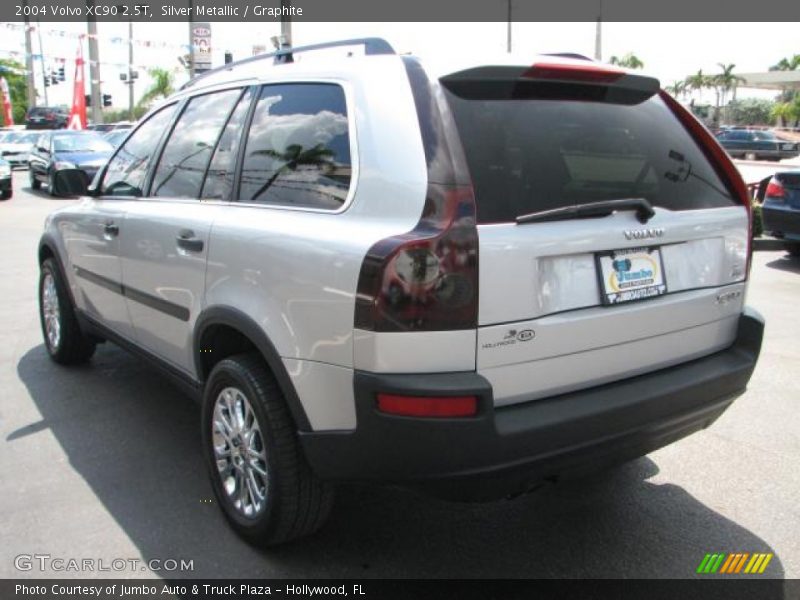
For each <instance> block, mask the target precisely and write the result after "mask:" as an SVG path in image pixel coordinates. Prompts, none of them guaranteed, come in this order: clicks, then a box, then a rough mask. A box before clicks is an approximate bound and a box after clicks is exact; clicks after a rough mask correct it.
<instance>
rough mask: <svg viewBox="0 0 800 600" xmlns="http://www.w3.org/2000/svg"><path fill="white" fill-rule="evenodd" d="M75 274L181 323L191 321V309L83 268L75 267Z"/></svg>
mask: <svg viewBox="0 0 800 600" xmlns="http://www.w3.org/2000/svg"><path fill="white" fill-rule="evenodd" d="M74 269H75V274H76V275H77V276H78V277H80V278H81V279H85V280H86V281H91V282H92V283H95V284H97V285H99V286H102V287H104V288H106V289H107V290H111V291H112V292H115V293H117V294H119V295H121V296H125V297H126V298H130V299H131V300H133V301H134V302H138V303H139V304H143V305H145V306H147V307H149V308H152V309H153V310H157V311H158V312H162V313H164V314H165V315H169V316H170V317H174V318H176V319H178V320H180V321H184V322H186V321H188V320H189V314H190V313H189V309H188V308H186V307H184V306H181V305H179V304H175V303H174V302H169V301H168V300H164V299H163V298H157V297H156V296H153V295H151V294H148V293H146V292H142V291H140V290H137V289H135V288H132V287H128V286H126V285H123V284H121V283H119V282H117V281H114V280H113V279H109V278H108V277H103V276H102V275H98V274H97V273H93V272H92V271H87V270H86V269H83V268H81V267H74Z"/></svg>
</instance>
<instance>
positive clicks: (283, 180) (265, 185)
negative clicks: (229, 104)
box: [239, 83, 351, 210]
mask: <svg viewBox="0 0 800 600" xmlns="http://www.w3.org/2000/svg"><path fill="white" fill-rule="evenodd" d="M350 169H351V157H350V136H349V132H348V122H347V107H346V103H345V97H344V91H343V90H342V88H341V87H340V86H338V85H335V84H328V83H296V84H281V85H265V86H264V87H263V88H261V94H260V96H259V98H258V103H257V105H256V108H255V113H254V115H253V122H252V125H251V126H250V131H249V132H248V135H247V143H246V146H245V154H244V162H243V165H242V180H241V184H240V186H239V200H240V201H242V202H257V203H263V204H278V205H283V206H302V207H310V208H323V209H329V210H333V209H337V208H339V207H340V206H342V204H344V202H345V199H346V198H347V192H348V190H349V188H350Z"/></svg>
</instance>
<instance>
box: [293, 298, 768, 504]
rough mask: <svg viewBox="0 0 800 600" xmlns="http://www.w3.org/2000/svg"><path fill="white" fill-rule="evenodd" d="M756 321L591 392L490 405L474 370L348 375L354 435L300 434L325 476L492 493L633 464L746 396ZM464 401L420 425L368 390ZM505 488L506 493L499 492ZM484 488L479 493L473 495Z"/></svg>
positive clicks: (758, 337) (745, 320)
mask: <svg viewBox="0 0 800 600" xmlns="http://www.w3.org/2000/svg"><path fill="white" fill-rule="evenodd" d="M763 331H764V322H763V319H762V318H761V317H760V315H758V314H757V313H754V312H753V311H749V310H748V311H746V313H745V314H743V315H742V316H741V318H740V320H739V327H738V334H737V338H736V341H735V343H734V344H733V345H732V346H731V347H729V348H728V349H726V350H723V351H721V352H718V353H716V354H712V355H710V356H707V357H704V358H700V359H696V360H692V361H689V362H686V363H683V364H680V365H676V366H673V367H669V368H667V369H662V370H659V371H655V372H652V373H647V374H644V375H640V376H637V377H632V378H629V379H625V380H621V381H616V382H613V383H609V384H606V385H602V386H597V387H594V388H590V389H586V390H580V391H577V392H571V393H567V394H561V395H558V396H553V397H550V398H541V399H536V400H531V401H529V402H523V403H520V404H514V405H511V406H504V407H495V406H494V403H493V400H492V393H491V388H490V386H489V384H488V383H487V382H486V381H485V380H484V379H483V378H482V377H481V376H480V375H478V374H477V373H442V374H431V375H376V374H370V373H362V372H356V374H355V377H354V390H355V399H356V417H357V423H358V426H357V429H356V430H354V431H335V432H308V433H301V437H300V439H301V441H302V444H303V447H304V449H305V452H306V456H307V458H308V460H309V463H310V464H311V466H312V467H313V468H314V470H315V471H316V472H317V474H318V475H319V476H321V477H323V478H326V479H332V480H371V481H384V482H392V483H403V484H409V485H420V484H422V485H424V486H425V487H428V488H436V487H439V488H445V489H450V490H451V491H454V490H457V489H459V488H460V486H461V485H462V484H469V485H473V484H474V483H475V482H478V483H479V485H478V486H477V487H478V488H479V489H480V488H481V487H483V488H486V487H487V486H486V485H481V484H485V482H486V480H487V479H492V480H495V483H497V482H502V483H503V484H502V485H501V484H500V483H497V485H494V484H493V485H492V486H489V487H491V488H492V490H491V492H492V495H493V494H494V493H496V492H497V491H498V490H502V491H503V494H502V495H505V494H506V493H508V494H511V493H516V492H519V491H523V490H524V489H525V488H526V486H527V485H529V484H530V483H531V481H534V480H541V479H546V478H551V477H557V476H559V475H562V474H564V473H568V472H571V471H575V470H581V469H586V468H587V467H588V466H592V465H597V464H603V463H614V462H619V461H620V460H625V459H628V458H635V457H637V456H642V455H643V454H646V453H648V452H650V451H652V450H655V449H656V448H659V447H661V446H663V445H665V444H668V443H671V442H672V441H674V440H677V439H679V438H681V437H684V436H686V435H689V434H690V433H693V432H694V431H697V430H699V429H702V428H705V427H707V426H708V425H710V424H711V423H712V422H713V421H714V420H715V419H716V418H717V417H719V415H721V414H722V413H723V412H724V410H725V409H726V408H727V407H728V406H729V405H730V404H731V403H732V402H733V400H734V399H735V398H736V397H737V396H738V395H740V394H741V393H742V392H744V390H745V389H746V386H747V382H748V381H749V379H750V376H751V375H752V372H753V369H754V368H755V364H756V361H757V359H758V354H759V351H760V348H761V342H762V338H763ZM378 391H388V392H394V393H406V394H410V395H423V394H425V395H427V394H430V395H462V394H475V395H477V396H478V398H479V413H478V415H477V416H475V417H470V418H451V419H430V418H429V419H424V418H413V417H398V416H393V415H386V414H383V413H380V412H379V411H378V410H377V406H376V393H377V392H378ZM506 481H508V482H510V483H509V485H510V487H508V488H506V487H505V483H506ZM484 491H486V492H488V491H490V490H484Z"/></svg>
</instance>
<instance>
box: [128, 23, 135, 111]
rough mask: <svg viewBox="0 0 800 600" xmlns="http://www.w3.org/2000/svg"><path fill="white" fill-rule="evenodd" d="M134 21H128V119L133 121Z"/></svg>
mask: <svg viewBox="0 0 800 600" xmlns="http://www.w3.org/2000/svg"><path fill="white" fill-rule="evenodd" d="M133 83H134V78H133V21H128V119H129V120H131V121H133V120H134V118H133Z"/></svg>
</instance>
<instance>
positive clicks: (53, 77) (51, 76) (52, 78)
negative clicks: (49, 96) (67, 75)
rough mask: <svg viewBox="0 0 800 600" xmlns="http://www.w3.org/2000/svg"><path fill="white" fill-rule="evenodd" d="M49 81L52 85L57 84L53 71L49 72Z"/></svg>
mask: <svg viewBox="0 0 800 600" xmlns="http://www.w3.org/2000/svg"><path fill="white" fill-rule="evenodd" d="M50 82H51V83H52V84H53V85H58V77H56V74H55V73H50Z"/></svg>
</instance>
